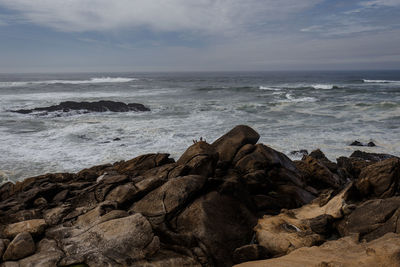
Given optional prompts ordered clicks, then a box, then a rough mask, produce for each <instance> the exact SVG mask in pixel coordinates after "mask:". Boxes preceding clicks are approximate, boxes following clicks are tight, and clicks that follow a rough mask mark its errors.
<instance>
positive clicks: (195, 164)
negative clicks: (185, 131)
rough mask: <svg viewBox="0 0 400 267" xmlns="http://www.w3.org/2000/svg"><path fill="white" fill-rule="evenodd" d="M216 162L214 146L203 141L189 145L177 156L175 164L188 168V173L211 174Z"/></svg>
mask: <svg viewBox="0 0 400 267" xmlns="http://www.w3.org/2000/svg"><path fill="white" fill-rule="evenodd" d="M217 162H218V153H217V152H216V151H215V150H214V147H213V146H211V145H209V144H208V143H206V142H204V141H200V142H196V143H195V144H193V145H192V146H190V147H189V148H188V149H187V150H186V151H185V153H183V155H182V156H181V157H180V158H179V160H178V161H177V164H179V165H186V166H188V167H189V168H190V174H198V175H203V176H205V177H208V176H213V175H214V171H215V167H216V165H217Z"/></svg>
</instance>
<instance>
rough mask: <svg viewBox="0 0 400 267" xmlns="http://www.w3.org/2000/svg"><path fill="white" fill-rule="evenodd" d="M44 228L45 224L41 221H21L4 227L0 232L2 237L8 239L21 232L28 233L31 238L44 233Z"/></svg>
mask: <svg viewBox="0 0 400 267" xmlns="http://www.w3.org/2000/svg"><path fill="white" fill-rule="evenodd" d="M46 227H47V224H46V222H45V221H44V220H43V219H34V220H28V221H22V222H18V223H13V224H9V225H6V226H5V228H4V229H3V231H2V235H3V236H5V237H6V238H9V239H12V238H14V237H15V236H17V235H18V234H19V233H22V232H28V233H29V234H31V235H33V236H39V235H41V234H42V233H43V232H44V230H45V228H46Z"/></svg>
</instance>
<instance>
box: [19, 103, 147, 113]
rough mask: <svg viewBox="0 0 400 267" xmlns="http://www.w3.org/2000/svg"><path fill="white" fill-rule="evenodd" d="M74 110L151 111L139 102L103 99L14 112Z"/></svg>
mask: <svg viewBox="0 0 400 267" xmlns="http://www.w3.org/2000/svg"><path fill="white" fill-rule="evenodd" d="M72 110H86V111H90V112H106V111H112V112H128V111H150V109H149V108H147V107H145V106H144V105H142V104H138V103H129V104H125V103H123V102H115V101H105V100H101V101H96V102H74V101H65V102H61V103H60V104H58V105H54V106H49V107H41V108H34V109H19V110H12V112H17V113H21V114H29V113H32V112H54V111H62V112H70V111H72Z"/></svg>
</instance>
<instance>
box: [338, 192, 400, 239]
mask: <svg viewBox="0 0 400 267" xmlns="http://www.w3.org/2000/svg"><path fill="white" fill-rule="evenodd" d="M337 229H338V231H339V233H340V234H341V235H342V236H347V235H351V234H359V235H360V238H361V239H366V240H367V241H370V240H373V239H376V238H379V237H381V236H383V235H384V234H386V233H389V232H395V233H400V197H393V198H387V199H373V200H368V201H366V202H364V203H362V204H361V205H359V206H358V207H356V208H355V209H354V211H353V212H352V213H350V214H349V215H348V216H346V217H345V218H344V219H343V220H341V221H340V222H339V223H338V224H337Z"/></svg>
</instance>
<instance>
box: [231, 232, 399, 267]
mask: <svg viewBox="0 0 400 267" xmlns="http://www.w3.org/2000/svg"><path fill="white" fill-rule="evenodd" d="M399 255H400V235H398V234H394V233H390V234H386V235H385V236H383V237H381V238H379V239H377V240H374V241H371V242H369V243H359V242H358V239H357V236H349V237H344V238H341V239H338V240H334V241H327V242H326V243H324V244H322V245H321V246H313V247H305V248H300V249H297V250H295V251H293V252H291V253H290V254H288V255H286V256H283V257H279V258H274V259H268V260H263V261H253V262H246V263H242V264H239V265H235V266H237V267H253V266H254V267H263V266H265V267H267V266H274V267H287V266H292V267H315V266H321V267H322V266H346V267H370V266H393V267H394V266H400V261H399Z"/></svg>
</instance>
